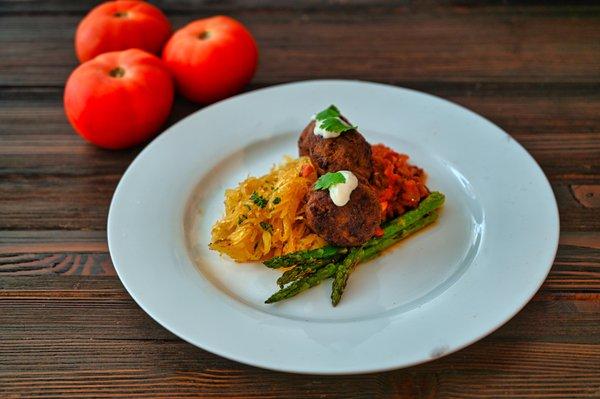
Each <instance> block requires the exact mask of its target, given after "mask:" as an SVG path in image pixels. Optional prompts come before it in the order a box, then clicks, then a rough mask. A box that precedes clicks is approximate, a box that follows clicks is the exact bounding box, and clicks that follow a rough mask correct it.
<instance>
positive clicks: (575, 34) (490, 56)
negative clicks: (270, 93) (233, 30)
mask: <svg viewBox="0 0 600 399" xmlns="http://www.w3.org/2000/svg"><path fill="white" fill-rule="evenodd" d="M535 11H536V9H532V10H530V11H528V12H522V11H521V12H519V11H512V9H510V8H507V9H505V12H504V13H490V12H480V11H479V10H478V9H477V8H451V9H449V10H447V11H446V12H443V13H439V14H436V13H430V12H420V11H418V10H416V11H415V10H411V9H398V10H395V11H392V12H391V11H390V10H389V9H384V10H380V11H379V12H377V10H375V11H373V12H372V13H370V14H369V18H364V13H363V12H362V11H361V10H358V11H356V12H352V10H351V9H349V10H348V11H347V12H343V10H340V9H338V8H334V9H330V10H315V11H311V12H310V13H307V14H299V13H294V12H289V11H278V10H264V11H260V10H259V11H248V10H232V12H231V13H230V14H231V15H232V16H233V17H236V18H238V19H240V20H241V21H242V22H244V23H245V24H246V25H247V26H248V27H249V29H250V30H251V31H252V32H253V33H254V35H255V36H256V39H257V42H258V44H259V47H260V49H261V62H260V65H259V69H258V73H257V76H256V78H255V80H254V82H255V83H260V84H273V83H276V82H281V81H293V80H301V79H306V77H307V76H310V77H312V78H352V79H356V78H360V79H368V80H376V81H386V80H389V79H390V77H394V78H396V79H398V78H399V77H402V79H404V80H407V81H412V82H427V81H431V80H444V81H454V82H480V81H487V82H552V81H556V82H586V83H590V82H598V74H597V71H598V69H599V68H600V51H598V48H599V47H598V46H600V45H599V44H598V43H600V25H599V24H598V20H599V19H600V8H594V9H591V10H588V12H582V13H577V12H573V13H550V14H549V13H547V12H546V11H545V9H541V10H540V14H539V15H536V12H535ZM207 15H210V14H207V12H206V11H203V10H198V11H196V10H192V11H190V12H186V13H185V15H171V16H170V19H171V21H172V23H173V25H174V26H175V27H180V26H182V25H184V24H185V23H187V22H189V21H190V20H193V19H194V18H199V17H205V16H207ZM333 16H335V18H332V17H333ZM80 18H81V16H80V15H72V16H71V15H52V16H48V15H27V16H22V15H18V14H17V15H5V16H3V17H2V21H1V22H0V23H1V24H2V26H3V29H2V31H1V32H0V59H2V60H3V61H2V63H3V73H2V75H1V76H0V85H2V86H62V85H63V83H64V82H65V80H66V78H67V76H68V74H69V73H70V71H71V70H72V69H73V67H74V66H75V65H76V64H77V62H76V59H75V56H74V53H73V48H72V46H73V45H72V41H73V35H74V31H75V28H76V26H77V23H78V21H79V20H80ZM357 25H359V26H360V34H358V35H357V34H356V33H357V30H356V26H357ZM308 26H310V29H307V27H308ZM41 32H43V34H41ZM339 43H344V45H343V46H340V45H339ZM424 43H426V45H423V44H424ZM367 48H368V49H369V51H365V49H367ZM324 51H326V52H327V54H328V55H327V59H328V62H322V59H323V53H324Z"/></svg>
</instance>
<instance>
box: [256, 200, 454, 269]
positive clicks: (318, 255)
mask: <svg viewBox="0 0 600 399" xmlns="http://www.w3.org/2000/svg"><path fill="white" fill-rule="evenodd" d="M444 198H445V197H444V194H442V193H440V192H437V191H434V192H432V193H430V194H429V195H428V196H427V198H425V199H424V200H423V201H421V203H420V204H419V206H418V207H417V208H415V209H413V210H411V211H408V212H406V213H405V214H404V215H402V216H399V217H397V218H396V219H394V220H392V221H390V222H389V223H388V224H387V225H386V226H385V228H384V229H383V236H382V237H375V238H372V239H370V240H369V241H367V243H366V244H365V248H367V247H370V246H372V245H376V244H377V243H378V242H380V240H381V239H383V238H388V237H391V236H393V235H395V234H398V233H399V232H400V231H402V230H403V229H405V228H407V227H409V226H411V225H412V224H414V223H415V222H416V221H418V220H419V219H421V218H422V217H423V216H425V215H427V214H428V213H431V212H433V211H434V210H435V209H437V208H439V207H440V206H442V204H443V203H444ZM347 252H348V248H344V247H335V246H332V245H328V246H325V247H322V248H318V249H312V250H307V251H297V252H292V253H290V254H287V255H282V256H277V257H275V258H271V259H269V260H267V261H265V262H264V264H265V266H267V267H270V268H273V269H277V268H280V267H288V266H292V265H300V264H310V263H313V262H314V261H316V260H318V259H329V258H332V257H334V256H336V255H343V254H346V253H347Z"/></svg>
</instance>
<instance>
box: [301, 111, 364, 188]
mask: <svg viewBox="0 0 600 399" xmlns="http://www.w3.org/2000/svg"><path fill="white" fill-rule="evenodd" d="M314 127H315V121H311V122H310V123H309V124H308V125H307V126H306V127H305V128H304V130H303V131H302V133H301V134H300V138H299V139H298V151H299V153H300V156H309V157H310V159H311V161H312V163H313V165H314V166H315V168H316V169H317V173H318V174H319V175H322V174H325V173H327V172H336V171H338V170H349V171H351V172H352V173H354V174H355V175H356V176H357V177H359V178H360V179H361V180H364V181H368V180H369V179H370V178H371V175H372V174H373V163H372V160H371V145H370V144H369V143H368V142H367V140H365V138H364V137H363V136H362V134H360V133H359V132H357V131H356V130H350V131H347V132H344V133H342V134H341V135H340V136H339V137H336V138H330V139H325V138H323V137H321V136H317V135H315V134H314V133H313V130H314Z"/></svg>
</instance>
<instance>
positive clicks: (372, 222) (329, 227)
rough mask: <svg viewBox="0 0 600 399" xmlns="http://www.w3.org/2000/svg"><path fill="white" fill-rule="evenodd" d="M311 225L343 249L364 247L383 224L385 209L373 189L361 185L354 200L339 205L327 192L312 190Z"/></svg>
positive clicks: (308, 209) (309, 204)
mask: <svg viewBox="0 0 600 399" xmlns="http://www.w3.org/2000/svg"><path fill="white" fill-rule="evenodd" d="M306 222H307V224H308V226H309V227H310V228H311V229H312V230H313V231H314V232H315V233H316V234H318V235H319V236H321V237H322V238H324V239H325V240H326V241H327V242H329V243H331V244H334V245H340V246H344V247H345V246H356V245H361V244H364V243H365V242H366V241H367V240H368V239H369V238H371V237H373V234H374V233H375V229H376V228H377V227H378V226H379V223H380V222H381V206H380V205H379V201H378V199H377V196H376V195H375V192H374V191H373V189H372V188H371V187H370V186H369V185H368V184H365V183H359V184H358V187H356V188H355V189H354V190H353V191H352V194H351V195H350V201H348V203H347V204H346V205H344V206H337V205H335V204H334V203H333V202H332V201H331V198H330V197H329V192H328V191H327V190H318V191H311V192H310V193H309V194H308V198H307V203H306Z"/></svg>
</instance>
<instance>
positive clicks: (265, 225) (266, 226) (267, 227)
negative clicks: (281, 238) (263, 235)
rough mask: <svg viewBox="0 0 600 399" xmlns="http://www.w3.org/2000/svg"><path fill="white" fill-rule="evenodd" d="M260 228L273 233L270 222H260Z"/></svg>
mask: <svg viewBox="0 0 600 399" xmlns="http://www.w3.org/2000/svg"><path fill="white" fill-rule="evenodd" d="M259 225H260V227H261V228H262V229H263V230H264V231H268V232H269V233H273V225H272V224H271V223H269V222H260V223H259Z"/></svg>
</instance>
